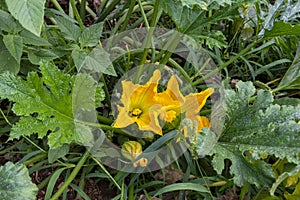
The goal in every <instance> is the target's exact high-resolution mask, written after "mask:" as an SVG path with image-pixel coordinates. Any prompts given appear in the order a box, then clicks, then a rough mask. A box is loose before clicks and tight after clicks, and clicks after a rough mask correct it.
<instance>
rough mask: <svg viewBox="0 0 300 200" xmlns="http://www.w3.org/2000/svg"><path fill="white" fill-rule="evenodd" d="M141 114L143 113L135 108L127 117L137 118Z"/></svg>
mask: <svg viewBox="0 0 300 200" xmlns="http://www.w3.org/2000/svg"><path fill="white" fill-rule="evenodd" d="M142 113H143V111H142V110H141V109H139V108H135V109H133V110H132V111H130V112H129V116H130V117H136V118H139V117H140V116H141V114H142Z"/></svg>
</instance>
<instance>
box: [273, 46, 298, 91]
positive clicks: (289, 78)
mask: <svg viewBox="0 0 300 200" xmlns="http://www.w3.org/2000/svg"><path fill="white" fill-rule="evenodd" d="M299 88H300V43H299V45H298V48H297V52H296V55H295V58H294V60H293V63H292V65H291V66H290V68H289V69H288V70H287V72H286V73H285V75H284V76H283V78H282V80H281V81H280V83H279V85H278V88H277V89H278V90H290V89H295V90H297V89H299Z"/></svg>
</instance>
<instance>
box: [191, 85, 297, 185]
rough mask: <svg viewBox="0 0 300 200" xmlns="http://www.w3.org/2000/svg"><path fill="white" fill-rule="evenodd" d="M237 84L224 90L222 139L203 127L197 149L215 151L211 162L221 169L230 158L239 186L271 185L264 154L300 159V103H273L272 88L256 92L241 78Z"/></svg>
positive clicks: (270, 169)
mask: <svg viewBox="0 0 300 200" xmlns="http://www.w3.org/2000/svg"><path fill="white" fill-rule="evenodd" d="M236 88H237V91H234V90H231V89H230V90H226V91H225V98H226V99H225V101H226V116H227V117H226V123H225V128H224V130H223V132H222V134H221V135H220V137H219V140H218V141H217V140H216V134H214V133H213V132H212V131H210V130H207V129H203V131H202V132H203V133H202V134H200V135H198V136H197V137H198V138H197V146H198V147H197V149H196V150H197V153H198V155H200V156H203V153H205V154H206V155H214V157H213V161H212V162H213V166H214V169H215V170H216V171H217V172H218V173H221V172H222V170H223V169H224V160H225V159H229V160H231V162H232V165H231V167H230V172H231V174H232V175H234V178H233V179H234V182H235V183H236V184H237V185H239V186H242V185H245V184H246V183H251V184H255V185H256V186H257V187H261V186H271V183H272V180H273V179H274V174H273V172H272V168H271V166H270V165H269V164H267V163H265V162H264V161H263V160H261V155H274V156H276V157H278V158H281V159H284V158H286V159H287V160H288V161H289V162H293V163H296V164H299V163H300V159H299V153H300V124H299V123H298V121H299V120H300V105H299V104H295V105H294V106H292V105H284V104H282V103H281V104H280V105H278V104H274V101H273V96H272V94H271V92H269V91H265V90H259V91H258V92H257V93H256V89H255V87H254V86H253V84H252V83H251V82H241V81H240V82H238V83H237V84H236ZM254 94H257V96H256V97H254ZM284 102H291V101H284ZM293 102H294V101H293ZM204 143H207V144H204Z"/></svg>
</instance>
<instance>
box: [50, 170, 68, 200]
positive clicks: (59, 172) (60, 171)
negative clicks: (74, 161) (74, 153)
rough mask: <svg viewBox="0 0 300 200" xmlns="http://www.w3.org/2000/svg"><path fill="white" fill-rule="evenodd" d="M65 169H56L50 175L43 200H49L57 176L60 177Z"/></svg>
mask: <svg viewBox="0 0 300 200" xmlns="http://www.w3.org/2000/svg"><path fill="white" fill-rule="evenodd" d="M65 169H66V168H60V169H57V170H56V171H55V172H54V173H53V174H52V175H51V178H50V180H49V183H48V185H47V189H46V194H45V199H50V198H51V195H52V192H53V189H54V187H55V184H56V182H57V180H58V178H59V176H60V175H61V173H62V172H63V171H64V170H65Z"/></svg>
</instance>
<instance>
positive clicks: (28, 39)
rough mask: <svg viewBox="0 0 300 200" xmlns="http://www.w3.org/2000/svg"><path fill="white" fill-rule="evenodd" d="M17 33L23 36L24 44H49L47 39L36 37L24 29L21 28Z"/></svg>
mask: <svg viewBox="0 0 300 200" xmlns="http://www.w3.org/2000/svg"><path fill="white" fill-rule="evenodd" d="M19 35H20V36H21V37H22V38H23V43H24V44H28V45H34V46H50V43H49V42H48V41H47V40H45V39H44V38H41V37H38V36H36V35H34V34H33V33H31V32H29V31H27V30H25V29H24V30H22V31H21V32H20V33H19Z"/></svg>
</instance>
